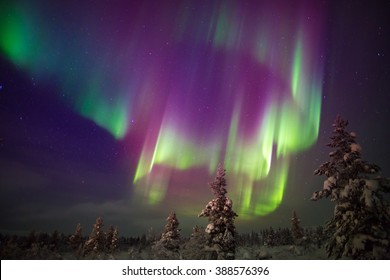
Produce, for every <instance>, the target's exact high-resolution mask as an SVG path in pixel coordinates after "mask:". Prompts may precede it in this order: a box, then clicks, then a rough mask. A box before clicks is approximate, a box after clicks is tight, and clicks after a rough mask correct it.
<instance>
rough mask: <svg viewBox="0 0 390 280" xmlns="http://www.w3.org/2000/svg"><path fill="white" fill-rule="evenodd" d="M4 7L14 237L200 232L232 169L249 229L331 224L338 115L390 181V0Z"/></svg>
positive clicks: (240, 225)
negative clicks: (218, 178) (326, 188)
mask: <svg viewBox="0 0 390 280" xmlns="http://www.w3.org/2000/svg"><path fill="white" fill-rule="evenodd" d="M4 2H6V1H2V3H1V4H0V138H1V139H2V140H1V143H0V188H1V189H0V190H1V196H0V207H1V208H0V213H1V214H0V231H1V232H7V233H26V232H29V231H30V230H32V229H35V230H37V231H53V230H55V229H57V230H60V231H62V232H65V233H71V232H73V231H74V229H75V226H76V224H77V223H79V222H80V223H81V224H82V226H83V228H84V234H88V233H89V232H90V230H91V227H92V225H93V223H94V221H95V219H96V217H98V216H101V217H102V218H103V220H104V223H105V225H107V226H108V225H110V224H112V225H116V226H118V227H119V231H120V233H121V234H122V235H138V234H142V233H146V232H148V230H149V229H150V228H151V227H152V228H153V229H154V230H155V231H156V232H158V231H160V230H161V229H162V228H163V226H164V224H165V218H166V217H167V216H168V214H169V213H170V212H171V211H176V214H177V217H178V219H179V222H180V227H181V228H182V231H183V233H184V234H189V233H190V232H191V229H192V227H194V226H195V225H200V226H204V225H205V224H206V223H207V221H206V219H203V218H198V217H197V215H198V214H199V213H200V212H201V210H202V209H203V207H204V206H205V205H206V204H207V202H208V201H209V200H211V199H212V192H211V190H210V188H209V186H208V182H210V181H212V180H213V178H214V176H215V172H216V167H217V164H218V163H219V162H222V163H223V164H224V166H225V168H226V169H227V177H226V179H227V183H228V186H227V189H228V191H229V193H228V195H229V196H230V197H231V198H232V200H233V203H234V204H233V208H234V210H235V211H236V212H237V213H238V215H239V217H238V218H237V219H236V225H237V229H238V231H239V232H248V231H251V230H259V229H263V228H267V227H269V226H276V227H277V226H290V218H291V213H292V210H296V212H297V214H298V216H299V217H300V218H301V222H302V225H303V226H316V225H321V224H323V223H324V222H325V221H326V220H327V219H330V217H331V215H332V213H333V210H332V204H331V203H330V202H327V201H320V202H312V201H310V197H311V195H312V193H313V192H314V191H315V190H319V189H321V188H322V181H323V180H324V179H325V178H321V177H315V176H314V175H313V171H314V170H315V169H316V168H317V167H319V165H320V164H321V163H323V162H325V161H327V160H328V153H329V152H330V150H329V149H328V148H327V147H326V146H325V145H326V143H328V142H329V141H328V140H329V137H330V136H331V131H332V127H331V124H332V122H333V120H334V119H335V118H336V116H337V115H338V114H340V115H341V116H343V117H344V118H346V119H348V120H349V122H350V125H349V130H350V131H355V132H356V133H357V135H358V138H357V140H358V142H359V143H360V144H361V145H362V147H363V158H364V159H366V160H368V161H370V162H373V163H376V164H378V165H379V166H380V167H381V168H382V175H384V176H390V164H389V160H388V158H389V148H388V146H389V145H388V143H389V141H390V133H389V120H390V110H389V105H390V102H389V94H390V22H389V19H388V17H389V14H390V2H389V1H300V0H299V1H169V0H167V1H122V2H120V1H9V3H4ZM111 2H114V3H111Z"/></svg>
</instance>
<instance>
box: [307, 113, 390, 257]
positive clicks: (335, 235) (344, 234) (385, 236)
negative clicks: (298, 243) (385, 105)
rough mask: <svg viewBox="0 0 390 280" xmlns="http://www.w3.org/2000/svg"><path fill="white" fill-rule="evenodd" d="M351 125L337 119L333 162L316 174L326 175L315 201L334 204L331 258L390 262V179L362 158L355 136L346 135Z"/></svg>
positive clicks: (328, 228)
mask: <svg viewBox="0 0 390 280" xmlns="http://www.w3.org/2000/svg"><path fill="white" fill-rule="evenodd" d="M347 125H348V121H345V120H343V119H342V118H341V117H337V119H336V121H335V123H334V124H333V127H334V130H333V136H332V137H331V138H330V139H331V142H330V143H329V144H328V146H329V147H331V148H333V149H334V151H332V152H330V154H329V156H330V161H328V162H326V163H324V164H322V165H321V166H320V167H319V169H317V170H315V172H314V174H315V175H325V176H326V177H327V179H326V180H325V181H324V184H323V188H322V190H320V191H316V192H315V193H314V194H313V197H312V200H318V199H321V198H330V200H331V201H333V202H335V204H336V205H335V210H334V216H333V217H332V219H331V220H330V221H329V222H328V223H327V225H326V228H325V231H326V233H327V234H328V235H329V236H330V239H329V241H328V242H327V244H326V250H327V253H328V256H335V257H336V258H340V257H350V258H354V259H389V258H390V242H389V240H390V208H389V205H388V203H386V201H385V199H384V198H383V195H382V193H388V192H390V186H389V185H390V184H389V179H386V178H383V177H381V176H380V175H379V171H380V168H379V167H378V166H377V165H375V164H371V163H369V162H367V161H364V160H363V159H362V158H361V150H362V149H361V147H360V145H359V144H358V143H357V142H356V133H354V132H351V133H349V132H347V131H346V127H347Z"/></svg>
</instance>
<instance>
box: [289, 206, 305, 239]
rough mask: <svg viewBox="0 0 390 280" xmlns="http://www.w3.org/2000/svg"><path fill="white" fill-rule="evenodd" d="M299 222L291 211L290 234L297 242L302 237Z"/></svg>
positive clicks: (295, 214)
mask: <svg viewBox="0 0 390 280" xmlns="http://www.w3.org/2000/svg"><path fill="white" fill-rule="evenodd" d="M300 222H301V220H300V219H298V216H297V213H296V212H295V210H293V213H292V218H291V232H292V235H293V237H294V239H295V240H299V239H301V238H302V237H303V232H302V228H301V226H300V225H299V224H300Z"/></svg>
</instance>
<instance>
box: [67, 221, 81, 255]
mask: <svg viewBox="0 0 390 280" xmlns="http://www.w3.org/2000/svg"><path fill="white" fill-rule="evenodd" d="M69 245H70V247H71V248H72V250H73V252H74V254H75V256H76V257H78V258H79V257H81V255H82V248H83V235H82V228H81V224H80V223H78V224H77V226H76V230H75V232H74V234H72V235H71V236H70V237H69Z"/></svg>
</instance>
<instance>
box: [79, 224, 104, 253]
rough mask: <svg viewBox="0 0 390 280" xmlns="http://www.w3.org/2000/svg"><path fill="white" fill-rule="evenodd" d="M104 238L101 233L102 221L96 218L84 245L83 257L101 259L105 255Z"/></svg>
mask: <svg viewBox="0 0 390 280" xmlns="http://www.w3.org/2000/svg"><path fill="white" fill-rule="evenodd" d="M105 248H106V236H105V233H104V231H103V219H102V218H100V217H99V218H97V219H96V222H95V224H94V225H93V229H92V232H91V234H90V235H89V238H88V240H87V241H86V242H85V244H84V256H91V257H92V258H101V257H102V256H103V255H104V254H105Z"/></svg>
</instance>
